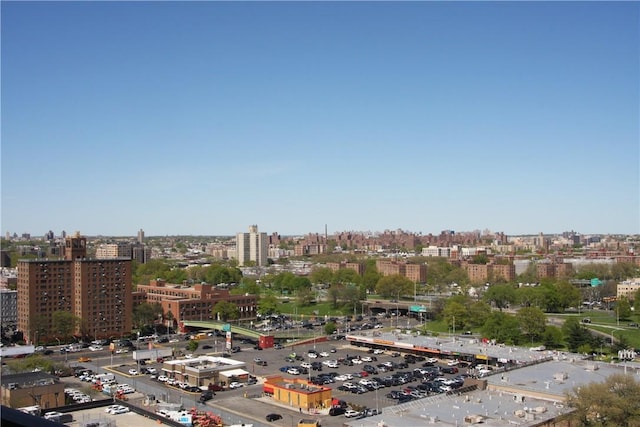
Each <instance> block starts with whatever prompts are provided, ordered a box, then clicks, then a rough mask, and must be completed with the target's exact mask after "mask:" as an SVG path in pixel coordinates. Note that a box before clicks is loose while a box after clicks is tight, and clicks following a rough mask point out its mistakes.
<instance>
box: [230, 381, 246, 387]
mask: <svg viewBox="0 0 640 427" xmlns="http://www.w3.org/2000/svg"><path fill="white" fill-rule="evenodd" d="M243 385H244V384H242V383H239V382H238V381H234V382H232V383H231V384H229V388H240V387H242V386H243Z"/></svg>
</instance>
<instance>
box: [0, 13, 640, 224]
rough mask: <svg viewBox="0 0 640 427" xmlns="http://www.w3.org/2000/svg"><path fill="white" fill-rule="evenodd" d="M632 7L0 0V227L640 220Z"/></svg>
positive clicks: (634, 15) (636, 38) (639, 48)
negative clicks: (0, 147) (33, 0)
mask: <svg viewBox="0 0 640 427" xmlns="http://www.w3.org/2000/svg"><path fill="white" fill-rule="evenodd" d="M639 12H640V5H639V4H638V3H636V2H617V3H603V2H562V3H549V2H524V3H522V2H478V3H475V2H472V3H468V2H451V3H445V2H400V3H392V2H329V3H320V2H274V3H271V2H264V3H263V2H238V3H231V2H190V3H178V2H153V3H151V2H99V3H91V2H3V4H2V17H1V19H2V39H3V43H2V71H3V72H2V92H3V96H2V232H3V233H4V232H7V231H10V232H12V233H14V232H15V233H17V234H21V233H23V232H29V233H32V235H39V234H41V235H43V234H45V233H46V232H47V231H48V230H49V229H53V230H56V233H58V232H59V231H61V230H66V231H67V232H68V233H72V232H74V231H75V230H81V231H82V233H83V234H84V235H106V236H124V235H135V232H136V230H138V229H139V228H140V227H143V228H144V229H145V231H146V232H147V233H148V235H150V236H154V235H221V236H222V235H224V236H227V235H229V236H231V235H235V234H236V233H238V232H242V231H244V230H246V228H247V226H248V225H249V224H259V226H260V228H261V230H265V231H267V232H269V233H270V232H278V233H280V234H282V235H300V234H306V233H310V232H318V233H323V232H324V227H325V224H326V225H328V227H329V233H330V234H331V233H332V232H339V231H347V230H371V231H383V230H395V229H403V230H407V231H412V232H416V233H424V234H428V233H433V234H435V233H437V232H439V231H441V230H446V229H450V230H456V231H471V230H478V229H479V230H483V229H490V230H492V231H494V232H499V231H501V232H504V233H505V234H507V235H525V234H537V233H539V232H544V233H562V232H563V231H568V230H577V231H578V232H580V233H582V234H638V233H640V208H639V206H640V182H639V163H640V162H639V157H640V156H639V147H638V129H639V126H638V117H639V114H638V113H639V104H640V103H639V93H640V85H639V82H638V75H640V69H639V53H638V52H639V51H640V42H639V31H638V20H637V16H638V13H639Z"/></svg>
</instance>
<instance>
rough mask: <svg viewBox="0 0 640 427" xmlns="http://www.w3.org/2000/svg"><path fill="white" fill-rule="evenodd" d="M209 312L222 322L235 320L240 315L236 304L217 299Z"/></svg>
mask: <svg viewBox="0 0 640 427" xmlns="http://www.w3.org/2000/svg"><path fill="white" fill-rule="evenodd" d="M211 312H212V313H213V317H214V319H220V320H221V321H223V322H226V321H228V320H236V319H238V318H239V317H240V309H239V308H238V305H237V304H235V303H232V302H230V301H218V302H217V303H216V305H214V306H213V308H212V309H211Z"/></svg>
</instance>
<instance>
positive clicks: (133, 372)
mask: <svg viewBox="0 0 640 427" xmlns="http://www.w3.org/2000/svg"><path fill="white" fill-rule="evenodd" d="M129 375H138V371H137V370H135V369H129Z"/></svg>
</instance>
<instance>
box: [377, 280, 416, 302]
mask: <svg viewBox="0 0 640 427" xmlns="http://www.w3.org/2000/svg"><path fill="white" fill-rule="evenodd" d="M413 289H414V283H413V282H412V281H411V280H409V279H407V278H406V277H404V276H401V275H399V274H392V275H390V276H384V277H383V278H381V279H380V280H379V281H378V284H377V285H376V293H377V294H378V295H380V296H382V297H383V298H399V297H403V296H407V295H413Z"/></svg>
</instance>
